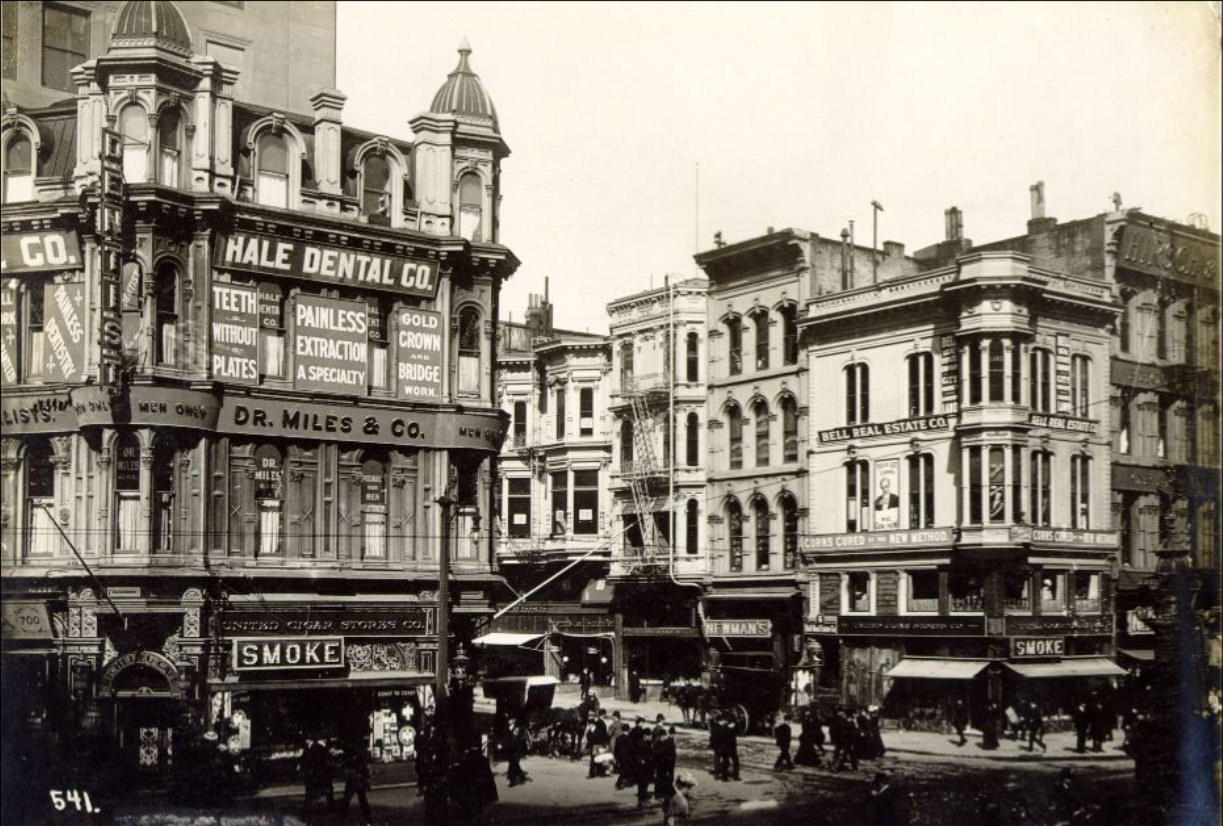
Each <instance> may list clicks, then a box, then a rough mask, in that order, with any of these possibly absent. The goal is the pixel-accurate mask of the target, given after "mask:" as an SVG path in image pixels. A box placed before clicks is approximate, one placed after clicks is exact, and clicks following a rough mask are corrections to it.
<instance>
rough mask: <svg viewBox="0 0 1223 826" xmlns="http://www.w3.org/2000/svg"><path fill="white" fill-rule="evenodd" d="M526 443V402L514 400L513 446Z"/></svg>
mask: <svg viewBox="0 0 1223 826" xmlns="http://www.w3.org/2000/svg"><path fill="white" fill-rule="evenodd" d="M526 443H527V403H526V402H514V447H525V446H526Z"/></svg>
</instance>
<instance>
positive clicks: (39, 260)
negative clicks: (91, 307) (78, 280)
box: [0, 230, 84, 275]
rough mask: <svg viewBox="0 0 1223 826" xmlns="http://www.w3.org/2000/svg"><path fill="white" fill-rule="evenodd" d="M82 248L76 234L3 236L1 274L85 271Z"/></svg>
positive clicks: (0, 239)
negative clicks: (82, 269) (82, 268)
mask: <svg viewBox="0 0 1223 826" xmlns="http://www.w3.org/2000/svg"><path fill="white" fill-rule="evenodd" d="M83 266H84V264H83V263H82V261H81V245H80V242H78V241H77V238H76V233H75V232H68V231H64V230H57V231H52V232H14V233H5V234H4V235H0V270H3V272H4V274H5V275H13V274H15V273H21V272H54V271H56V270H76V269H80V268H81V267H83Z"/></svg>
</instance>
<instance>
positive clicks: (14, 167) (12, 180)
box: [4, 15, 34, 204]
mask: <svg viewBox="0 0 1223 826" xmlns="http://www.w3.org/2000/svg"><path fill="white" fill-rule="evenodd" d="M7 18H8V15H6V19H7ZM32 200H34V145H33V144H32V143H31V142H30V139H29V138H28V137H26V136H25V135H24V134H22V133H21V132H16V133H14V134H13V136H12V137H11V138H9V142H8V143H7V144H6V145H5V147H4V202H5V203H6V204H12V203H17V202H18V201H32Z"/></svg>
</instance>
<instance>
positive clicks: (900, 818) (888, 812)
mask: <svg viewBox="0 0 1223 826" xmlns="http://www.w3.org/2000/svg"><path fill="white" fill-rule="evenodd" d="M905 804H906V800H905V797H904V795H903V794H902V793H901V791H900V789H898V788H897V787H896V784H895V783H894V782H893V781H892V777H891V775H889V774H888V773H887V772H876V773H875V781H874V783H872V784H871V792H870V818H869V820H868V821H867V822H868V823H870V824H871V826H904V824H906V823H908V822H909V819H908V812H907V811H906V809H907V808H908V807H907V806H906V805H905Z"/></svg>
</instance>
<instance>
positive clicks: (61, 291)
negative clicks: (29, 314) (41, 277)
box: [43, 281, 85, 382]
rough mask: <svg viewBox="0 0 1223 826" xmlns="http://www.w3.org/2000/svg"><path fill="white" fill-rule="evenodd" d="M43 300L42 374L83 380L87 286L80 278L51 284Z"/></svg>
mask: <svg viewBox="0 0 1223 826" xmlns="http://www.w3.org/2000/svg"><path fill="white" fill-rule="evenodd" d="M43 301H44V309H45V312H44V314H43V335H44V336H45V337H46V351H47V372H46V373H44V374H43V375H44V376H45V377H46V380H47V381H51V382H60V381H62V382H77V381H80V380H81V379H82V376H83V375H84V372H85V286H84V284H83V283H82V282H81V281H70V282H67V283H64V284H48V285H47V288H46V291H45V292H44V293H43Z"/></svg>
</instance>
